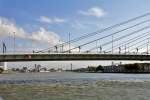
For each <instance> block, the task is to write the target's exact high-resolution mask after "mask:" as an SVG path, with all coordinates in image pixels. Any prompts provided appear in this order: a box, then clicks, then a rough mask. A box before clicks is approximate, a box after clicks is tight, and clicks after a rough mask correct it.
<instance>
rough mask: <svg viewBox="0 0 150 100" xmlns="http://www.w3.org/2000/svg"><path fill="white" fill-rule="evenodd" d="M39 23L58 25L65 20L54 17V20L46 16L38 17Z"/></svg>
mask: <svg viewBox="0 0 150 100" xmlns="http://www.w3.org/2000/svg"><path fill="white" fill-rule="evenodd" d="M39 21H41V22H44V23H48V24H58V23H64V22H65V19H62V18H58V17H54V18H49V17H47V16H40V19H39Z"/></svg>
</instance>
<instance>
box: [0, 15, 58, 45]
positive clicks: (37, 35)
mask: <svg viewBox="0 0 150 100" xmlns="http://www.w3.org/2000/svg"><path fill="white" fill-rule="evenodd" d="M14 32H15V36H16V38H21V39H27V40H33V41H39V42H45V43H51V44H54V45H55V44H58V43H59V40H60V37H59V36H58V35H57V34H56V33H55V32H52V31H48V30H46V29H44V28H40V30H38V31H36V32H32V33H28V32H27V31H25V30H24V29H23V28H21V27H18V26H17V25H16V24H15V23H14V22H12V21H11V20H9V19H6V18H4V17H0V36H14Z"/></svg>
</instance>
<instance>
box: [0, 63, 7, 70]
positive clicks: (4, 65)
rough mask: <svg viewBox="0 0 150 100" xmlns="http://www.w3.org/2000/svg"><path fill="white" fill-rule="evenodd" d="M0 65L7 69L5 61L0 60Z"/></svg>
mask: <svg viewBox="0 0 150 100" xmlns="http://www.w3.org/2000/svg"><path fill="white" fill-rule="evenodd" d="M0 67H1V68H3V69H4V70H7V62H0Z"/></svg>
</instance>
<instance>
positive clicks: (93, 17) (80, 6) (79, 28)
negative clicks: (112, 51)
mask: <svg viewBox="0 0 150 100" xmlns="http://www.w3.org/2000/svg"><path fill="white" fill-rule="evenodd" d="M149 5H150V0H0V20H1V22H2V23H1V24H0V29H1V30H3V31H1V30H0V39H1V41H5V42H6V43H7V45H8V50H10V51H12V48H13V47H12V46H13V43H12V40H13V39H12V38H13V34H12V33H13V32H12V33H11V31H16V38H17V40H16V45H17V46H18V48H20V49H21V50H24V49H25V48H31V49H29V50H30V51H32V50H33V49H42V48H47V47H48V46H50V45H55V44H57V43H59V41H60V40H63V41H67V40H68V33H71V38H75V37H79V36H81V35H83V34H84V33H90V32H94V31H97V30H100V29H102V28H105V27H108V26H110V25H113V24H117V23H119V22H122V21H125V20H127V19H130V18H133V17H136V16H139V15H142V14H144V13H147V12H150V7H149ZM3 24H4V25H3ZM4 26H7V28H8V27H11V28H8V29H7V28H5V27H4ZM4 28H5V29H4ZM9 29H10V30H9ZM8 30H9V31H8ZM81 43H82V42H80V44H81ZM31 44H32V45H31ZM74 45H76V44H74ZM27 51H28V49H27Z"/></svg>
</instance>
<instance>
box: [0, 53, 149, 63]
mask: <svg viewBox="0 0 150 100" xmlns="http://www.w3.org/2000/svg"><path fill="white" fill-rule="evenodd" d="M77 60H80V61H81V60H91V61H93V60H135V61H144V60H145V61H150V55H146V54H0V62H5V61H6V62H17V61H77Z"/></svg>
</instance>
